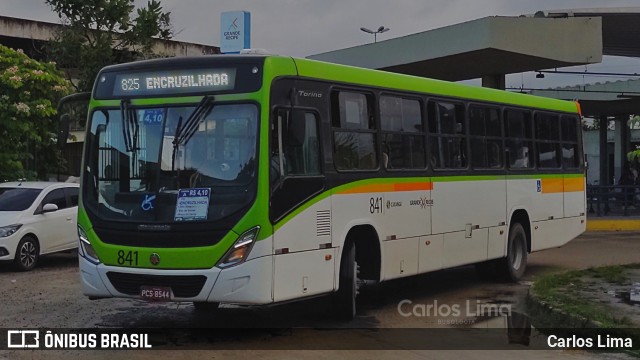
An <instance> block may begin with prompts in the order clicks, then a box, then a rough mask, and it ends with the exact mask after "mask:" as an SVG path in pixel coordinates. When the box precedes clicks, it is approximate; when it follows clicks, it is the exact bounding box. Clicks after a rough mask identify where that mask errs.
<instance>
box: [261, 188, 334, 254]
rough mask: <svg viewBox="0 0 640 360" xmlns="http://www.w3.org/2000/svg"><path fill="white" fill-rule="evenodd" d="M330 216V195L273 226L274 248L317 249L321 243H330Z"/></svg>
mask: <svg viewBox="0 0 640 360" xmlns="http://www.w3.org/2000/svg"><path fill="white" fill-rule="evenodd" d="M330 216H331V198H330V197H326V198H325V199H322V200H320V201H318V202H317V203H315V204H313V205H311V206H309V207H308V208H306V209H304V210H302V211H300V212H299V213H298V214H296V215H295V216H294V217H293V218H291V219H289V221H287V222H285V223H284V224H283V225H281V226H280V225H279V224H278V225H277V226H276V227H275V228H276V229H277V230H276V231H275V233H274V235H273V239H274V240H273V241H274V246H273V247H274V249H275V250H276V251H278V250H281V249H287V252H289V253H293V252H299V251H309V250H317V249H319V248H320V246H321V245H323V244H331V226H330V222H329V221H330Z"/></svg>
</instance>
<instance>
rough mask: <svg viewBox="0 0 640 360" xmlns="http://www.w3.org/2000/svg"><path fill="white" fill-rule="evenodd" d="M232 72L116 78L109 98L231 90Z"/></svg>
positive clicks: (157, 73) (198, 71) (158, 73)
mask: <svg viewBox="0 0 640 360" xmlns="http://www.w3.org/2000/svg"><path fill="white" fill-rule="evenodd" d="M235 81H236V70H235V69H187V70H171V71H154V72H141V73H122V74H117V75H116V76H115V79H114V81H113V91H112V94H113V96H127V97H128V96H148V95H167V94H182V93H196V92H207V91H225V90H233V89H234V87H235Z"/></svg>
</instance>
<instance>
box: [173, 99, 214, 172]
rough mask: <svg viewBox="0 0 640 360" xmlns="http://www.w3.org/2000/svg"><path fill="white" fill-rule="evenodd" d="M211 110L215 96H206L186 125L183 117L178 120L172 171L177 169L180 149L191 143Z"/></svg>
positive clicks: (174, 139)
mask: <svg viewBox="0 0 640 360" xmlns="http://www.w3.org/2000/svg"><path fill="white" fill-rule="evenodd" d="M211 109H213V96H205V97H203V98H202V101H200V104H198V106H197V107H196V108H195V109H194V110H193V112H192V113H191V114H190V115H189V117H188V118H187V120H186V121H185V122H184V123H183V122H182V117H180V119H179V120H178V126H176V133H175V136H174V138H173V153H172V155H171V171H173V170H174V169H175V163H176V153H177V151H178V147H180V146H181V145H183V146H184V145H185V144H186V143H188V142H189V140H190V139H191V137H192V136H193V134H195V132H196V130H197V129H198V125H199V124H200V121H201V120H202V119H203V118H204V117H205V116H207V115H208V114H209V113H210V112H211Z"/></svg>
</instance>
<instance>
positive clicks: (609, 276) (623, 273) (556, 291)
mask: <svg viewBox="0 0 640 360" xmlns="http://www.w3.org/2000/svg"><path fill="white" fill-rule="evenodd" d="M638 267H640V265H638V264H636V265H631V266H606V267H601V268H591V269H587V270H580V271H570V272H566V273H562V274H551V275H543V276H541V277H540V278H539V279H537V280H536V281H535V283H534V284H533V287H532V291H533V293H534V294H535V295H536V296H537V297H538V298H539V299H540V300H541V301H543V302H545V303H547V304H549V305H551V306H552V307H554V308H557V309H560V310H562V311H564V312H566V313H569V314H572V315H577V316H579V317H581V318H584V319H587V320H590V321H593V322H596V323H598V324H600V326H601V327H604V328H619V327H630V326H632V325H633V324H632V322H631V320H630V319H629V318H628V317H626V316H616V315H615V314H613V313H612V312H611V310H610V309H608V308H607V307H606V306H605V305H603V304H602V303H600V302H599V301H598V300H595V299H590V298H589V297H588V296H585V294H587V293H588V292H590V291H593V289H592V288H590V285H589V283H588V281H587V280H588V279H593V278H598V279H602V280H603V281H605V282H608V283H612V284H618V285H621V284H625V283H626V282H628V280H629V278H628V274H627V269H629V268H638Z"/></svg>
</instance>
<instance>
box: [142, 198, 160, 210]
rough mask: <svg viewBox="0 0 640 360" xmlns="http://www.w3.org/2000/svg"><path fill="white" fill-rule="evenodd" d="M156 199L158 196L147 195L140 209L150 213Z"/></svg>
mask: <svg viewBox="0 0 640 360" xmlns="http://www.w3.org/2000/svg"><path fill="white" fill-rule="evenodd" d="M155 199H156V195H155V194H147V195H145V196H144V200H142V204H140V207H141V208H142V210H144V211H149V210H151V209H153V201H154V200H155Z"/></svg>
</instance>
